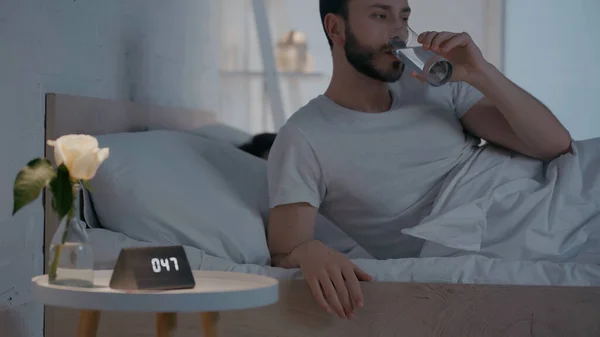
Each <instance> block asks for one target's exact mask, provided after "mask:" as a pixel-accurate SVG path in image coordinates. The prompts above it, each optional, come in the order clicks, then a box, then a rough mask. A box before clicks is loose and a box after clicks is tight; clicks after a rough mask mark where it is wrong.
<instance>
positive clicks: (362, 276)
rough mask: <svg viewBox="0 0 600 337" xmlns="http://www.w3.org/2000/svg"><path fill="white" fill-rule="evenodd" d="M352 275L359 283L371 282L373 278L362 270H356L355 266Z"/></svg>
mask: <svg viewBox="0 0 600 337" xmlns="http://www.w3.org/2000/svg"><path fill="white" fill-rule="evenodd" d="M354 273H355V274H356V276H357V277H358V280H359V281H371V280H373V277H372V276H371V275H369V274H367V273H365V271H364V270H362V269H360V268H358V267H357V266H354Z"/></svg>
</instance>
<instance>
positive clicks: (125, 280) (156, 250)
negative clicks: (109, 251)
mask: <svg viewBox="0 0 600 337" xmlns="http://www.w3.org/2000/svg"><path fill="white" fill-rule="evenodd" d="M195 286H196V283H195V281H194V275H193V274H192V270H191V268H190V264H189V261H188V259H187V255H186V254H185V250H184V249H183V247H182V246H162V247H142V248H124V249H122V250H121V252H120V253H119V257H118V259H117V263H116V264H115V268H114V270H113V274H112V277H111V279H110V287H111V288H113V289H123V290H170V289H189V288H194V287H195Z"/></svg>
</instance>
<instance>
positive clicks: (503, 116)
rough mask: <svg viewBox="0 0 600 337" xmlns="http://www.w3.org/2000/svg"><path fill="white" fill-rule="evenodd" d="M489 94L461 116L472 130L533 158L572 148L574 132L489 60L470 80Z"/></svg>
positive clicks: (560, 152)
mask: <svg viewBox="0 0 600 337" xmlns="http://www.w3.org/2000/svg"><path fill="white" fill-rule="evenodd" d="M468 82H469V84H471V85H472V86H473V87H475V88H476V89H477V90H479V91H480V92H481V93H482V94H483V95H484V96H485V97H486V98H484V99H483V100H481V101H480V102H479V103H477V104H476V105H475V106H473V108H471V109H470V110H469V111H467V112H466V113H465V114H464V115H463V117H462V118H461V119H462V122H463V125H464V127H465V129H466V130H467V131H469V132H470V133H472V134H474V135H476V136H478V137H481V138H483V139H485V140H487V141H489V142H491V143H495V144H497V145H500V146H503V147H505V148H508V149H511V150H514V151H517V152H520V153H522V154H524V155H528V156H531V157H534V158H538V159H543V160H550V159H553V158H555V157H557V156H559V155H561V154H564V153H567V152H569V151H570V149H571V136H570V134H569V132H568V131H567V130H566V129H565V128H564V127H563V126H562V124H561V123H560V122H559V121H558V119H557V118H556V117H555V116H554V115H553V114H552V112H551V111H550V110H549V109H548V108H547V107H545V106H544V105H543V104H542V103H541V102H539V101H538V100H537V99H535V98H534V97H533V96H532V95H530V94H529V93H527V92H526V91H525V90H523V89H521V88H519V87H518V86H517V85H516V84H515V83H513V82H511V81H510V80H509V79H508V78H506V77H505V76H504V75H503V74H502V73H501V72H500V71H498V69H496V68H495V67H494V66H493V65H491V64H486V65H485V66H484V67H483V68H482V69H481V70H480V71H479V72H477V74H476V75H475V76H473V77H472V78H471V79H470V80H469V81H468Z"/></svg>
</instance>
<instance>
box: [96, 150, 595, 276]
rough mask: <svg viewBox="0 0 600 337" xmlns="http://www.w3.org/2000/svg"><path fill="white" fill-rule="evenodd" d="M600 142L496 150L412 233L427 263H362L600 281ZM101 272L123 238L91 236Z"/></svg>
mask: <svg viewBox="0 0 600 337" xmlns="http://www.w3.org/2000/svg"><path fill="white" fill-rule="evenodd" d="M599 171H600V139H592V140H588V141H584V142H574V144H573V153H572V154H568V155H564V156H561V157H559V158H557V159H556V160H554V161H552V162H551V163H549V164H543V163H541V162H539V161H536V160H531V159H527V158H524V157H522V156H513V155H510V154H508V153H506V152H504V151H502V150H499V149H495V148H487V149H482V150H481V151H480V152H479V153H478V155H476V156H473V158H472V159H471V160H470V161H469V162H468V163H466V164H465V165H463V166H462V167H459V168H457V169H456V171H455V172H452V174H451V175H450V177H449V178H448V180H447V182H446V184H445V186H444V188H443V190H442V193H441V194H440V196H439V197H438V200H436V202H435V204H434V208H433V211H432V212H431V214H430V215H429V216H428V217H427V218H425V219H424V220H423V221H422V222H421V223H420V224H419V225H418V226H415V227H413V228H411V229H408V230H405V234H407V235H413V236H415V237H419V238H422V239H425V240H426V243H425V245H424V247H423V250H422V252H421V257H420V258H410V259H395V260H387V261H377V260H373V259H368V258H361V257H364V256H365V255H364V253H360V252H358V253H357V254H352V252H351V254H350V257H351V258H353V261H354V262H355V263H356V264H357V265H358V266H360V267H361V268H363V269H364V270H365V271H366V272H368V273H370V274H371V275H372V276H373V277H374V279H375V280H376V281H396V282H434V283H472V284H518V285H595V286H598V285H600V266H598V265H600V198H599V197H600V174H599ZM89 238H90V241H91V243H92V245H93V249H94V253H95V256H96V268H112V266H113V265H114V262H115V261H116V258H117V255H118V253H119V251H120V249H121V248H123V247H135V246H147V245H151V244H149V243H143V242H139V241H135V240H132V239H129V238H128V237H126V236H125V235H123V234H119V233H115V232H110V231H108V230H104V229H91V230H89ZM186 252H187V254H188V258H189V259H190V261H191V263H192V267H193V268H195V269H204V270H222V271H237V272H244V273H255V274H263V275H268V276H272V277H275V278H278V279H296V278H301V277H302V276H301V273H300V272H299V271H298V270H285V269H280V268H274V267H269V266H260V265H247V264H236V263H234V262H231V261H229V260H227V259H221V258H215V257H212V256H209V255H207V254H205V253H204V252H203V251H201V250H199V249H196V248H192V247H186Z"/></svg>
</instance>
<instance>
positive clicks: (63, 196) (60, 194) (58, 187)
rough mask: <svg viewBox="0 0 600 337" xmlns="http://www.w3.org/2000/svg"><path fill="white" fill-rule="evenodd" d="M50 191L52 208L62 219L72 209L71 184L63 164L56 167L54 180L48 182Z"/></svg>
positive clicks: (67, 171)
mask: <svg viewBox="0 0 600 337" xmlns="http://www.w3.org/2000/svg"><path fill="white" fill-rule="evenodd" d="M50 190H51V191H52V207H53V208H54V211H55V212H56V213H57V214H58V217H59V219H62V218H64V217H65V216H66V215H67V214H69V211H70V210H71V208H72V207H73V199H74V197H73V183H72V182H71V178H70V176H69V170H68V169H67V167H66V166H65V165H64V164H63V165H60V166H59V167H58V170H57V173H56V178H54V180H52V181H51V182H50Z"/></svg>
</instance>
